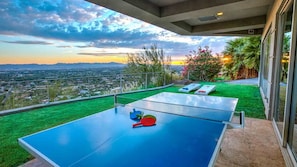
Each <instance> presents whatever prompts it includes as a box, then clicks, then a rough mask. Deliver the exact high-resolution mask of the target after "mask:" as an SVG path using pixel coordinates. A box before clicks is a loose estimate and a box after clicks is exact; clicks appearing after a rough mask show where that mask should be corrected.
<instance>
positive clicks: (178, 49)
mask: <svg viewBox="0 0 297 167" xmlns="http://www.w3.org/2000/svg"><path fill="white" fill-rule="evenodd" d="M0 15H1V17H0V48H1V53H0V59H1V61H0V64H29V63H37V64H55V63H75V62H111V61H117V62H121V63H126V57H127V54H129V53H137V52H139V51H140V50H141V48H143V47H144V46H146V47H150V46H151V45H152V44H157V46H158V47H159V48H162V49H163V50H164V52H165V55H168V56H171V57H172V59H173V61H181V60H183V59H184V58H185V55H187V54H188V53H189V52H190V51H192V50H196V49H197V48H198V47H199V46H201V47H204V46H210V48H211V49H212V51H213V53H220V52H222V51H223V49H224V46H225V43H226V41H228V40H230V39H232V38H231V37H229V38H228V37H199V36H181V35H178V34H175V33H172V32H169V31H167V30H164V29H162V28H159V27H156V26H153V25H150V24H148V23H145V22H142V21H139V20H136V19H134V18H131V17H128V16H125V15H122V14H120V13H117V12H114V11H111V10H109V9H106V8H103V7H100V6H97V5H94V4H92V3H89V2H86V1H84V0H5V1H0Z"/></svg>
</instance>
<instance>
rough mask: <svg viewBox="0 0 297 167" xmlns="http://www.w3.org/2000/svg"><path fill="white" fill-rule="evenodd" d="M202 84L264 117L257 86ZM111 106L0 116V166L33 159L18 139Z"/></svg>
mask: <svg viewBox="0 0 297 167" xmlns="http://www.w3.org/2000/svg"><path fill="white" fill-rule="evenodd" d="M203 84H215V85H216V92H213V93H211V94H210V95H211V96H224V97H237V98H239V102H238V105H237V108H236V110H237V111H241V110H243V111H245V113H246V116H247V117H253V118H262V119H263V118H265V116H264V106H263V103H262V99H261V96H260V91H259V88H258V87H256V86H247V85H233V84H227V83H203ZM179 88H180V87H178V86H172V87H168V88H165V89H160V90H154V91H149V92H139V93H133V94H128V95H126V96H129V97H131V98H136V99H141V98H144V97H148V96H151V95H154V94H157V93H160V92H177V91H178V89H179ZM192 93H193V92H192ZM192 93H191V94H192ZM113 105H114V103H113V97H104V98H98V99H93V100H86V101H78V102H72V103H67V104H60V105H56V106H49V107H44V108H39V109H35V110H31V111H28V112H22V113H18V114H12V115H7V116H2V117H0V167H2V166H3V167H9V166H18V165H20V164H22V163H25V162H27V161H29V160H31V159H32V158H33V157H32V156H31V155H30V154H29V153H27V152H26V151H25V150H24V149H23V148H21V147H20V146H19V144H18V142H17V139H18V138H20V137H23V136H25V135H29V134H32V133H34V132H38V131H40V130H43V129H47V128H50V127H53V126H57V125H59V124H63V123H65V122H69V121H72V120H75V119H78V118H81V117H85V116H88V115H91V114H94V113H97V112H100V111H104V110H106V109H109V108H112V107H113Z"/></svg>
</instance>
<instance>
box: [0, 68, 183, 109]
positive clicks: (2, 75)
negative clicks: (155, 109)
mask: <svg viewBox="0 0 297 167" xmlns="http://www.w3.org/2000/svg"><path fill="white" fill-rule="evenodd" d="M87 65H88V64H87V63H86V64H84V65H82V64H76V66H80V67H77V68H67V65H64V66H61V65H60V67H58V65H55V66H50V69H46V68H45V67H44V66H42V65H40V66H37V67H35V66H33V67H32V66H31V67H30V68H29V67H28V65H25V66H26V67H27V68H24V67H23V69H22V68H21V67H20V66H21V65H19V66H17V67H18V68H16V67H14V70H11V69H10V70H9V69H3V68H2V70H1V71H0V102H1V105H0V111H2V110H9V109H14V108H20V107H25V106H31V105H36V104H49V103H52V102H58V101H65V100H76V99H82V98H89V97H95V96H100V95H108V94H112V93H119V92H128V91H133V90H140V89H146V88H151V87H155V86H162V85H164V84H168V83H169V82H170V78H167V79H166V78H165V79H164V77H163V76H164V75H163V74H162V73H138V74H124V73H123V68H124V66H125V65H124V64H119V63H106V64H99V65H97V66H93V67H92V64H89V68H88V67H87ZM68 66H70V65H68ZM72 66H75V65H73V64H72ZM2 67H3V66H2ZM47 67H48V66H47ZM90 67H92V68H90ZM48 68H49V67H48ZM55 68H56V69H55ZM179 68H181V67H175V69H177V70H178V69H179Z"/></svg>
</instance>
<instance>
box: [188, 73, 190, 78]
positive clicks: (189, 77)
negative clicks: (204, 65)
mask: <svg viewBox="0 0 297 167" xmlns="http://www.w3.org/2000/svg"><path fill="white" fill-rule="evenodd" d="M188 80H190V71H188Z"/></svg>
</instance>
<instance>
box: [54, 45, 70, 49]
mask: <svg viewBox="0 0 297 167" xmlns="http://www.w3.org/2000/svg"><path fill="white" fill-rule="evenodd" d="M57 48H72V46H67V45H64V46H57Z"/></svg>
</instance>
